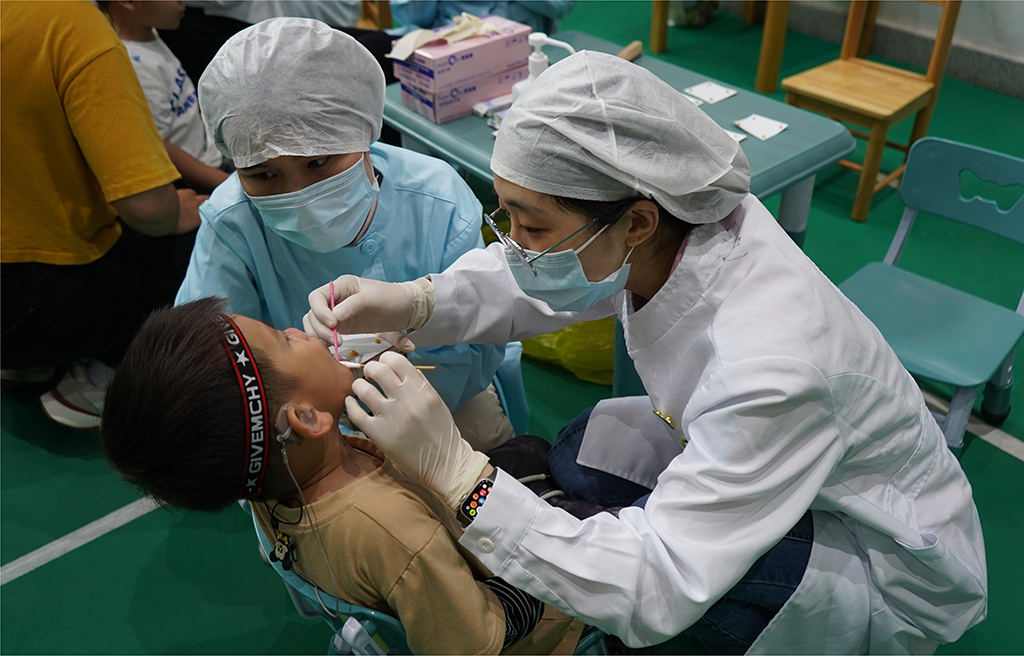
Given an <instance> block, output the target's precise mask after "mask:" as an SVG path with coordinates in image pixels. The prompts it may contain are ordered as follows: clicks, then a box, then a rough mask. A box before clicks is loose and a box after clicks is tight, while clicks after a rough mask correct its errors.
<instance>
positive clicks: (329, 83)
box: [176, 18, 512, 450]
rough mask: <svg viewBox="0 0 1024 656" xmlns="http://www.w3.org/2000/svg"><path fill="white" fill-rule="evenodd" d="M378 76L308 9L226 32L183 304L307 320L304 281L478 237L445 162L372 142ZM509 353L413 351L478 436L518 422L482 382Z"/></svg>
mask: <svg viewBox="0 0 1024 656" xmlns="http://www.w3.org/2000/svg"><path fill="white" fill-rule="evenodd" d="M384 86H385V85H384V74H383V72H382V71H381V69H380V66H379V65H378V64H377V62H376V61H375V60H374V58H373V56H372V55H370V53H369V52H368V51H367V50H366V49H365V48H363V46H361V45H360V44H359V43H358V42H357V41H356V40H355V39H353V38H352V37H350V36H348V35H346V34H344V33H342V32H339V31H337V30H334V29H331V28H330V27H329V26H327V25H326V24H324V23H321V22H319V21H316V20H310V19H303V18H278V19H271V20H267V21H263V22H261V23H258V24H256V25H253V26H252V27H250V28H247V29H245V30H243V31H241V32H239V33H238V34H236V35H235V36H233V37H232V38H231V39H229V40H228V41H227V42H226V43H225V44H224V46H223V47H222V48H221V49H220V51H219V52H218V53H217V55H216V56H215V57H214V59H213V61H211V62H210V65H209V67H207V69H206V71H205V72H204V73H203V76H202V77H201V78H200V80H199V105H200V109H201V111H202V116H203V120H204V122H205V123H206V126H207V129H208V130H209V131H210V133H211V134H212V136H213V138H214V141H215V143H216V144H217V147H218V148H219V149H220V151H221V152H222V153H223V154H224V155H225V156H227V157H229V158H231V160H232V161H233V162H234V165H235V167H236V169H237V172H236V174H235V175H232V176H231V177H230V178H228V179H227V180H226V181H225V182H224V183H222V184H221V185H220V186H219V187H218V188H217V189H216V190H215V191H214V192H213V194H212V195H211V197H210V199H209V201H207V202H206V203H204V204H203V206H202V207H201V208H200V215H201V217H202V226H201V227H200V229H199V232H198V234H197V236H196V245H195V250H194V251H193V253H192V259H191V261H190V263H189V267H188V272H187V274H186V276H185V280H184V282H183V283H182V285H181V289H180V290H179V291H178V296H177V299H176V302H177V303H178V304H181V303H184V302H187V301H190V300H193V299H196V298H200V297H204V296H223V297H226V298H227V299H228V301H229V304H230V306H229V311H230V312H234V313H238V314H242V315H245V316H247V317H252V318H254V319H260V320H263V321H265V322H266V323H268V324H270V325H272V326H274V327H275V328H278V329H285V328H290V327H300V328H301V326H302V317H303V315H304V314H305V313H306V311H307V310H308V305H307V303H306V297H307V295H308V294H309V290H311V289H314V288H316V287H319V286H320V285H322V284H323V283H324V282H325V281H327V280H331V279H333V278H335V277H336V276H337V275H338V273H339V272H345V273H351V274H353V275H357V276H360V277H364V278H373V279H376V280H385V281H395V282H400V281H405V280H415V279H417V278H420V277H422V276H425V275H427V274H429V273H437V272H440V271H443V270H444V269H446V268H447V267H448V266H449V265H451V264H452V263H453V262H454V261H455V260H456V259H458V258H459V256H460V255H462V254H463V253H466V252H467V251H469V250H471V249H474V248H480V247H482V246H483V240H482V237H481V232H480V226H481V215H482V209H481V206H480V202H479V201H478V200H477V199H476V197H475V196H474V195H473V193H472V191H470V189H469V187H468V186H467V185H466V183H465V182H464V181H463V180H462V179H461V178H460V177H459V176H458V175H457V174H456V173H455V171H454V170H453V169H452V168H451V167H450V166H449V165H448V164H446V163H444V162H441V161H439V160H436V159H433V158H430V157H427V156H425V155H421V154H418V153H414V152H411V151H407V150H403V149H401V148H395V147H392V146H387V145H384V144H379V143H375V142H376V140H377V138H378V137H379V136H380V129H381V121H382V116H383V112H384ZM410 284H414V283H410ZM503 355H504V349H503V348H501V347H495V346H489V345H475V344H471V345H462V346H455V347H450V346H448V347H440V348H434V349H428V350H424V351H423V352H422V353H421V352H420V351H417V353H416V355H414V356H413V357H414V358H418V359H419V360H421V361H422V362H423V363H429V364H435V365H438V368H437V370H436V371H432V372H429V373H430V374H431V383H432V384H433V385H434V386H435V387H436V388H437V390H438V391H439V392H440V394H441V396H442V397H443V398H444V400H445V402H446V404H447V405H448V406H449V407H450V408H451V409H452V410H453V411H454V414H455V417H456V422H457V423H458V425H459V429H460V430H461V432H462V434H463V436H464V437H466V436H467V434H468V439H469V441H470V442H471V443H472V444H473V446H474V447H475V448H478V449H480V450H488V449H490V448H493V447H495V446H498V445H499V444H501V443H502V442H504V441H506V440H507V439H509V438H510V437H511V436H512V427H511V425H510V424H509V422H508V420H507V419H506V418H505V416H504V414H503V413H502V411H501V407H500V405H499V403H498V399H497V396H496V395H495V393H494V391H493V388H491V387H489V385H490V381H491V378H492V377H493V376H494V373H495V371H496V370H497V368H498V364H499V363H500V362H501V360H502V357H503Z"/></svg>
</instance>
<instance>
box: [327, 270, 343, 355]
mask: <svg viewBox="0 0 1024 656" xmlns="http://www.w3.org/2000/svg"><path fill="white" fill-rule="evenodd" d="M327 292H328V293H329V294H330V295H331V311H332V312H333V311H334V281H333V280H332V281H331V284H330V286H329V287H328V289H327ZM334 359H335V360H337V361H338V362H341V357H340V356H339V355H338V324H334Z"/></svg>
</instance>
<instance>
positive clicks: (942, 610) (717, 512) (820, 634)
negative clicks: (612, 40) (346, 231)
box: [304, 51, 988, 654]
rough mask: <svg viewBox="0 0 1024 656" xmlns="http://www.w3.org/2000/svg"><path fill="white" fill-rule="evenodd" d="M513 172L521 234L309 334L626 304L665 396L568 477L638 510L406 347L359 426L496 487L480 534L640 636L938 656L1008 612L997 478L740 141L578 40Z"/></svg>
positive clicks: (627, 332)
mask: <svg viewBox="0 0 1024 656" xmlns="http://www.w3.org/2000/svg"><path fill="white" fill-rule="evenodd" d="M491 169H492V170H493V171H494V173H495V176H494V187H495V190H496V191H497V193H498V197H499V200H500V202H501V208H502V209H503V210H505V211H507V212H508V214H509V215H510V217H511V226H512V228H511V235H506V234H504V233H502V232H501V231H500V230H499V229H498V228H497V225H496V224H495V225H492V226H491V227H492V229H493V230H495V232H496V234H497V235H498V242H495V243H493V244H491V245H490V246H489V247H488V248H487V249H484V250H476V251H471V252H469V253H466V254H465V255H463V256H462V257H460V258H459V259H458V260H457V261H456V262H455V263H454V264H453V265H452V266H450V267H448V269H446V270H445V271H443V272H441V273H439V274H432V275H430V276H429V277H427V278H422V279H419V280H416V281H413V282H411V283H403V284H394V283H382V282H378V281H369V280H364V279H356V278H352V277H351V276H349V277H341V278H339V279H338V280H336V281H334V284H333V289H334V299H333V300H334V302H335V306H334V309H333V310H331V309H330V307H329V303H328V301H329V298H328V293H329V291H328V289H327V288H326V287H323V288H319V289H317V290H314V291H313V292H312V293H311V294H310V296H309V301H310V306H311V311H310V313H309V314H307V316H306V319H305V321H304V323H305V325H306V328H307V333H309V334H315V335H317V336H318V337H319V338H321V339H324V338H325V337H326V338H328V339H329V338H330V336H331V329H332V328H335V327H336V328H337V330H338V332H342V333H358V332H371V331H373V332H377V331H393V330H408V329H413V330H414V332H412V333H410V334H409V335H408V336H407V338H406V339H407V340H408V339H411V340H412V341H413V342H415V345H416V346H421V347H422V346H428V345H435V344H455V343H459V342H461V341H466V340H469V341H474V342H477V343H493V344H498V343H505V342H506V341H508V340H515V339H522V338H525V337H529V336H533V335H536V334H540V333H546V332H550V331H551V330H553V329H556V328H560V327H562V326H565V325H567V324H571V323H575V322H578V321H581V320H586V319H596V318H600V317H605V316H609V315H611V314H615V315H617V316H618V318H619V319H620V320H621V322H622V325H623V332H624V336H625V341H626V348H627V351H628V354H629V357H630V358H631V359H632V361H633V363H634V364H635V365H636V370H637V373H638V374H639V375H640V379H641V381H642V382H643V385H644V388H645V389H646V391H647V393H648V396H646V397H640V396H638V397H626V398H620V399H609V400H608V401H607V402H602V403H601V404H598V406H597V407H596V408H595V409H594V411H593V413H592V414H591V415H590V417H589V419H588V420H586V428H585V432H584V435H583V439H582V445H581V446H579V447H578V454H577V455H576V457H575V458H572V459H570V462H569V463H568V465H569V466H568V467H565V469H571V468H575V469H576V470H578V471H579V472H581V473H583V472H585V470H586V469H587V468H589V469H591V470H599V471H600V472H601V473H602V474H606V475H608V476H612V475H614V476H615V477H618V478H620V479H625V480H627V481H630V482H632V483H635V484H638V485H639V487H641V488H653V490H652V491H651V492H650V494H649V495H644V497H643V498H641V499H638V500H637V501H636V502H634V504H633V505H632V506H630V507H625V508H622V510H621V511H619V513H618V515H617V516H613V515H611V514H608V513H599V514H597V515H594V516H592V517H588V518H586V519H584V520H579V519H576V518H574V517H571V516H570V515H568V514H567V513H565V512H564V511H562V510H560V509H558V508H551V507H546V506H545V504H544V503H543V502H542V501H541V500H540V499H539V498H538V497H537V496H536V495H535V494H533V493H532V492H531V491H529V490H528V489H526V488H525V487H523V486H522V485H521V484H519V483H517V482H516V480H515V479H513V478H512V477H511V476H509V474H508V473H506V472H504V471H502V470H501V469H498V470H496V471H495V470H494V469H493V467H491V465H490V464H489V463H488V462H487V457H486V456H484V455H483V454H480V453H476V452H474V451H473V450H472V449H471V448H470V447H469V446H468V445H467V444H466V443H465V441H464V440H462V439H461V438H460V436H459V433H458V430H457V429H456V428H455V427H454V425H453V423H452V421H451V418H450V413H448V412H447V411H446V410H445V408H444V405H443V404H442V403H441V402H440V401H439V399H438V398H437V394H436V393H434V392H433V391H432V390H431V388H430V386H429V384H428V383H427V382H426V380H425V379H424V378H423V376H422V375H421V374H420V373H419V372H418V371H417V370H415V369H413V368H412V366H411V365H410V364H409V362H408V361H407V360H406V359H405V358H403V357H401V356H400V355H398V354H394V353H386V354H384V355H383V356H382V357H381V359H380V362H378V363H370V364H368V365H367V366H366V367H365V369H364V375H365V377H366V378H367V379H369V380H370V381H373V382H374V383H376V384H377V385H379V389H378V387H375V386H374V385H373V384H371V383H370V382H368V381H367V380H360V381H356V383H355V384H353V387H352V391H353V393H355V394H356V395H357V396H358V397H359V400H360V401H361V402H362V403H363V404H365V408H364V407H363V406H361V405H360V403H357V402H356V400H355V399H354V398H352V397H350V398H349V399H348V401H347V403H346V408H347V412H348V415H349V419H350V420H351V421H352V422H353V423H354V424H355V425H356V426H358V427H359V428H360V429H361V430H362V431H363V432H364V433H365V434H366V435H367V437H369V438H370V439H371V440H373V442H374V443H375V444H376V445H377V446H378V447H379V448H380V449H381V450H382V451H384V452H385V453H387V454H388V455H389V456H390V457H392V458H393V459H394V460H395V461H396V462H397V463H398V464H399V466H401V467H402V469H403V470H404V471H406V472H407V473H409V474H412V475H413V476H415V477H417V478H419V479H420V480H421V481H423V482H424V483H426V484H427V485H428V486H430V487H431V489H433V490H434V491H435V492H437V493H438V494H440V495H441V496H442V498H444V499H445V500H446V502H447V503H448V504H449V505H450V506H451V507H452V508H458V509H464V508H465V507H466V505H467V501H466V500H467V499H471V498H472V496H471V495H472V494H478V495H481V494H484V493H486V506H483V507H482V508H480V509H476V508H472V507H471V509H472V510H474V512H473V514H472V515H471V516H470V517H466V518H464V522H463V523H464V526H466V527H467V528H466V531H465V533H464V534H463V535H462V537H461V539H460V541H459V542H460V544H461V545H462V546H463V547H465V548H466V549H467V550H468V551H469V552H471V553H473V554H474V555H475V556H477V557H478V558H479V559H480V561H481V562H483V563H484V564H485V565H486V566H487V567H489V568H491V569H492V570H493V572H494V574H495V575H496V576H500V577H502V578H503V579H504V580H506V581H507V582H509V583H511V584H512V585H515V586H516V587H519V588H521V589H523V590H525V591H527V592H529V593H530V594H532V595H533V596H535V597H537V598H538V599H542V600H543V601H545V602H547V603H550V604H551V605H553V606H555V607H556V608H558V609H559V610H562V611H563V612H566V613H568V614H571V615H574V616H576V617H578V618H580V619H583V620H584V621H585V622H587V623H588V624H593V625H595V626H597V627H599V628H601V629H603V630H605V631H607V632H609V633H612V634H614V635H616V636H618V637H620V638H622V640H623V641H624V642H625V643H626V644H627V645H629V646H633V647H637V646H643V645H652V644H657V643H660V642H663V641H665V640H668V639H669V638H672V637H673V636H675V635H677V634H679V633H680V632H683V631H686V632H687V633H688V634H690V635H695V636H696V637H697V638H699V639H701V640H702V641H704V642H705V645H708V648H709V651H710V652H711V653H730V652H731V653H742V652H746V653H751V654H777V653H791V654H792V653H813V654H857V653H879V654H899V653H913V654H925V653H931V652H933V651H934V650H935V648H936V646H937V645H938V644H942V643H949V642H952V641H955V640H957V639H958V638H959V637H960V636H961V635H963V633H964V632H965V631H966V630H967V629H969V628H970V627H972V626H974V625H975V624H977V623H978V622H980V621H982V620H983V619H984V618H985V615H986V612H987V600H988V579H987V571H986V563H985V546H984V540H983V537H982V531H981V524H980V521H979V518H978V512H977V509H976V507H975V505H974V501H973V498H972V494H971V486H970V484H969V482H968V480H967V477H966V476H965V475H964V472H963V470H962V469H961V468H960V465H959V463H958V462H957V460H956V458H955V457H954V456H953V454H952V453H951V452H950V450H949V448H948V447H947V446H946V442H945V439H944V437H943V434H942V431H941V429H940V428H939V426H938V424H937V423H936V422H935V419H934V418H933V417H932V415H931V413H930V412H929V409H928V407H927V406H926V405H925V402H924V398H923V395H922V393H921V390H920V389H919V387H918V386H917V384H916V382H915V381H914V379H913V378H912V377H911V376H910V374H909V373H908V372H907V370H906V369H905V368H904V367H903V366H902V365H901V364H900V362H899V360H898V358H897V357H896V354H895V353H894V352H893V350H892V348H890V347H889V345H888V344H887V343H886V342H885V340H884V338H883V337H882V335H881V333H880V332H879V331H878V329H877V328H876V327H875V326H874V325H873V324H872V323H871V322H870V321H869V320H868V319H867V317H865V316H864V314H863V313H861V312H860V310H859V309H858V308H857V307H856V306H855V305H854V304H853V303H852V302H850V300H849V299H847V298H846V297H845V296H843V294H842V293H841V292H840V291H839V290H838V289H837V288H836V287H835V285H833V284H832V283H831V282H830V281H829V280H828V278H826V277H825V276H824V274H822V273H821V271H819V270H818V269H817V267H815V266H814V263H813V262H811V260H809V259H808V258H807V256H806V255H804V253H803V252H802V251H801V250H800V249H799V248H798V247H797V246H796V245H795V244H794V243H793V242H792V240H791V239H789V237H787V235H786V234H785V232H784V231H783V230H782V228H781V227H780V226H779V225H778V223H777V222H776V221H775V219H774V218H773V217H772V215H771V214H770V213H769V212H768V210H767V209H765V207H764V205H762V204H761V202H760V201H759V200H758V199H757V198H755V197H754V196H753V195H751V194H750V193H749V181H750V169H749V165H748V163H747V159H746V157H745V156H744V153H743V151H742V149H741V148H740V146H739V145H738V144H737V143H736V142H734V141H732V140H731V139H730V138H729V136H728V134H726V133H725V131H723V130H722V128H721V127H719V126H718V125H717V124H716V123H715V122H714V121H712V120H711V119H710V118H709V117H708V116H707V115H706V114H704V113H703V112H702V111H701V110H700V109H699V108H697V107H695V106H694V105H693V104H692V103H690V102H689V101H688V100H686V99H685V96H683V95H682V94H680V93H678V92H677V91H675V90H674V89H672V88H671V87H670V86H669V85H667V84H666V83H665V82H663V81H661V80H660V79H658V78H657V77H656V76H655V75H653V74H652V73H650V72H649V71H646V70H644V69H642V68H640V67H638V66H635V65H633V64H631V63H629V62H626V61H623V60H621V59H619V58H617V57H614V56H611V55H606V54H603V53H597V52H591V51H586V52H579V53H577V54H575V55H573V56H571V57H568V58H566V59H564V60H562V61H561V62H559V63H557V64H555V65H553V66H551V67H550V68H549V69H548V70H547V71H545V72H544V73H543V74H541V76H540V78H539V79H538V80H537V84H534V85H532V86H531V87H530V89H529V90H528V91H527V92H526V93H524V94H523V95H522V97H520V98H519V99H518V100H517V101H516V103H515V104H514V105H513V106H512V109H511V110H510V111H509V113H508V115H507V116H506V117H505V120H504V121H503V122H502V124H501V129H500V130H499V132H498V137H497V140H496V141H495V144H494V154H493V157H492V159H491ZM492 223H493V222H492ZM409 346H410V344H404V350H408V347H409ZM367 409H368V411H369V412H368V411H367ZM556 447H557V445H556ZM556 447H553V448H552V452H554V449H555V448H556ZM549 464H550V466H551V473H552V475H554V476H555V478H556V481H557V482H558V483H559V484H560V486H561V487H562V488H563V489H566V491H569V489H568V488H566V487H565V486H564V484H562V480H561V477H560V476H559V474H562V473H564V472H559V471H556V469H558V468H556V466H555V462H554V456H553V455H552V461H551V462H550V463H549ZM581 487H585V486H581ZM597 487H600V486H597ZM597 491H598V492H600V490H597ZM639 492H642V490H640V491H639ZM466 512H467V513H468V511H466ZM801 544H803V545H804V546H805V547H806V546H809V547H810V548H809V549H806V548H804V549H800V548H799V547H800V545H801ZM777 583H778V584H781V585H776V584H777ZM794 584H795V585H794Z"/></svg>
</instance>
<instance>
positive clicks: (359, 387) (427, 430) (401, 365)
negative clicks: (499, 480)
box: [345, 353, 488, 510]
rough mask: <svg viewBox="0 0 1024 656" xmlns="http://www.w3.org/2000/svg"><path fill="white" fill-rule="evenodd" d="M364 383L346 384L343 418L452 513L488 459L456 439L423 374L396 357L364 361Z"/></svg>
mask: <svg viewBox="0 0 1024 656" xmlns="http://www.w3.org/2000/svg"><path fill="white" fill-rule="evenodd" d="M363 375H364V376H365V377H366V378H369V379H370V380H372V381H374V382H376V383H377V384H378V385H380V389H381V390H383V391H384V393H383V394H381V392H380V390H378V389H377V388H376V387H374V386H373V385H371V384H370V383H368V382H367V381H366V380H362V379H359V380H356V381H355V382H353V383H352V392H353V393H354V394H355V395H356V396H358V397H359V400H360V401H362V402H363V403H365V404H366V407H368V408H369V409H370V411H371V412H372V413H373V415H372V416H371V415H369V414H367V412H366V411H365V410H363V408H362V407H361V406H360V405H359V403H358V402H357V401H356V399H355V397H351V396H350V397H348V398H347V399H345V409H346V411H347V412H348V417H349V419H350V420H351V421H352V423H353V424H355V425H356V426H357V427H358V428H359V430H361V431H363V433H365V434H366V436H367V437H368V438H370V440H371V441H373V443H374V444H376V445H377V447H378V448H379V449H380V450H381V451H383V452H384V453H386V454H387V455H388V456H389V457H390V458H391V459H392V460H394V461H395V462H396V463H397V464H398V466H399V467H401V468H402V469H403V470H404V471H405V472H406V473H408V474H409V475H411V476H413V477H415V478H418V479H419V480H420V481H422V482H423V483H424V484H425V485H426V486H427V487H429V488H430V489H431V490H433V491H434V492H436V493H437V495H438V496H439V497H441V498H442V499H444V501H445V503H447V504H448V506H449V507H451V508H452V510H457V509H458V507H459V503H460V502H461V501H462V499H463V498H465V496H466V495H467V494H469V493H470V492H471V491H472V489H473V488H474V487H475V486H476V482H477V481H478V480H479V479H480V474H481V472H482V471H483V468H484V466H486V465H487V463H488V458H487V456H485V455H484V454H482V453H479V452H477V451H474V450H473V447H471V446H469V443H468V442H466V440H464V439H462V435H460V434H459V429H458V428H457V427H456V426H455V420H453V419H452V413H451V411H449V410H448V407H447V406H446V405H445V404H444V401H442V400H441V397H440V396H438V394H437V392H436V391H435V390H434V388H433V387H431V386H430V383H428V382H427V379H426V378H425V377H424V376H423V373H422V372H421V371H419V370H418V369H416V368H414V367H413V365H412V363H411V362H409V361H408V360H407V359H406V358H405V357H403V356H401V355H399V354H397V353H385V354H384V355H382V356H380V360H379V361H377V362H368V363H367V364H366V366H365V367H363Z"/></svg>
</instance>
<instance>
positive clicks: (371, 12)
mask: <svg viewBox="0 0 1024 656" xmlns="http://www.w3.org/2000/svg"><path fill="white" fill-rule="evenodd" d="M356 27H358V28H359V29H362V30H386V29H388V28H390V27H394V21H392V20H391V5H389V4H388V0H363V17H362V18H360V19H359V21H358V22H357V23H356Z"/></svg>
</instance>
